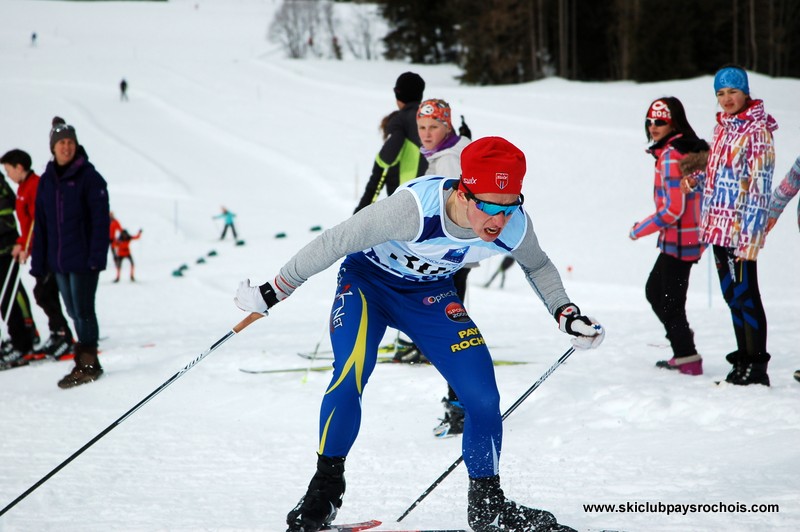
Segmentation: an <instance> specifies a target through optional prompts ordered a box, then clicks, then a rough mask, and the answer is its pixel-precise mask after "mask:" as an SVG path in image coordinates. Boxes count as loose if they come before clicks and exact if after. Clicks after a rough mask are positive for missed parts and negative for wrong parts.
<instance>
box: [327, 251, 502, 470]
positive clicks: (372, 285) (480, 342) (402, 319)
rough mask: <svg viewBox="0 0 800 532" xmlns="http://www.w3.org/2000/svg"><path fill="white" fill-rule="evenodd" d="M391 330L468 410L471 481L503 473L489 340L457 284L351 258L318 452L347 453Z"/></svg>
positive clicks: (335, 319) (340, 286)
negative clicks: (421, 355)
mask: <svg viewBox="0 0 800 532" xmlns="http://www.w3.org/2000/svg"><path fill="white" fill-rule="evenodd" d="M387 327H393V328H396V329H398V330H400V331H402V332H404V333H405V334H407V335H408V336H409V338H411V340H412V341H413V342H414V343H415V344H416V345H417V347H418V348H419V349H420V350H421V351H422V353H424V354H425V356H426V357H427V358H428V360H430V362H431V364H433V366H434V367H436V369H437V370H438V371H439V373H441V374H442V376H443V377H444V378H445V379H446V380H447V382H448V383H449V384H450V386H452V388H453V389H454V390H455V392H456V393H457V394H458V398H459V401H460V402H461V403H462V405H463V406H464V410H465V420H464V434H463V439H462V448H463V456H464V463H465V464H466V466H467V471H468V473H469V476H470V477H472V478H483V477H489V476H493V475H496V474H498V462H499V457H500V449H501V445H502V435H503V427H502V418H501V414H500V395H499V392H498V390H497V383H496V381H495V375H494V366H493V365H492V359H491V356H490V354H489V350H488V349H487V347H486V343H485V342H484V339H483V336H482V335H481V333H480V331H479V330H478V327H477V326H476V325H475V323H474V322H473V321H472V319H471V318H470V317H469V315H468V314H467V312H466V310H465V309H464V305H463V303H462V301H461V300H460V299H459V298H458V296H457V294H456V290H455V286H454V285H453V279H452V278H448V279H444V280H441V281H431V282H414V281H408V280H405V279H401V278H399V277H395V276H393V275H391V274H389V273H387V272H384V271H382V270H380V269H379V268H378V267H376V266H373V265H370V264H369V263H366V262H365V261H358V260H353V259H352V258H348V259H346V260H345V262H344V263H343V264H342V266H341V268H340V270H339V280H338V283H337V290H336V296H335V298H334V302H333V307H332V309H331V315H330V331H331V333H330V334H331V343H332V345H333V352H334V363H333V376H332V377H331V382H330V385H329V386H328V388H327V390H326V391H325V395H324V397H323V400H322V406H321V410H320V421H319V451H318V452H319V454H321V455H324V456H331V457H333V456H347V454H348V452H349V451H350V448H351V447H352V445H353V443H354V442H355V440H356V437H357V436H358V431H359V428H360V425H361V399H362V395H363V393H364V388H365V387H366V385H367V381H368V380H369V377H370V375H371V374H372V371H373V370H374V369H375V364H376V362H377V354H378V347H379V344H380V342H381V340H382V339H383V336H384V334H385V332H386V328H387Z"/></svg>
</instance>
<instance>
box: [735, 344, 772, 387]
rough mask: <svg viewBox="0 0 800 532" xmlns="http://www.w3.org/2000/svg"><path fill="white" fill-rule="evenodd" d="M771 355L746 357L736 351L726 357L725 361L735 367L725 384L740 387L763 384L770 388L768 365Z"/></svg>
mask: <svg viewBox="0 0 800 532" xmlns="http://www.w3.org/2000/svg"><path fill="white" fill-rule="evenodd" d="M770 358H771V357H770V355H769V354H768V353H764V354H759V355H755V356H750V357H748V356H746V355H745V354H743V353H742V352H741V351H734V352H733V353H728V354H727V355H726V356H725V360H727V361H728V362H730V363H731V364H732V365H733V369H731V371H730V373H728V376H727V377H725V382H729V383H731V384H736V385H738V386H748V385H750V384H763V385H764V386H769V375H767V363H768V362H769V359H770Z"/></svg>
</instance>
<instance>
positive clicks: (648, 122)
mask: <svg viewBox="0 0 800 532" xmlns="http://www.w3.org/2000/svg"><path fill="white" fill-rule="evenodd" d="M644 127H645V134H646V135H647V139H648V140H650V141H652V142H653V145H652V146H650V148H648V150H647V151H648V153H650V154H651V155H652V156H653V157H655V159H656V163H655V183H654V186H653V196H654V197H653V201H654V203H655V207H656V210H655V212H654V213H653V214H651V215H650V216H648V217H647V218H645V219H644V220H642V221H640V222H637V223H636V224H634V226H633V228H632V229H631V231H630V234H629V236H630V238H631V240H636V239H638V238H641V237H643V236H646V235H651V234H653V233H658V248H659V249H660V250H661V253H659V255H658V258H657V259H656V263H655V265H654V266H653V270H652V271H651V272H650V276H649V277H648V279H647V284H646V285H645V295H646V296H647V301H649V302H650V305H651V306H652V308H653V312H655V314H656V316H657V317H658V319H659V321H661V323H662V324H663V325H664V329H665V330H666V332H667V339H668V340H669V343H670V345H671V346H672V355H673V356H672V358H671V359H670V360H660V361H658V362H657V363H656V366H658V367H661V368H666V369H674V370H678V371H680V372H681V373H683V374H685V375H702V374H703V359H702V358H701V357H700V355H699V354H697V349H696V348H695V345H694V333H693V332H692V329H691V328H690V327H689V322H688V320H687V319H686V292H687V291H688V289H689V274H690V273H691V270H692V266H693V265H695V264H697V261H698V260H700V256H701V255H702V253H703V251H704V249H705V246H704V245H703V244H702V243H701V242H700V227H699V220H700V193H699V192H694V191H691V192H689V193H687V194H684V193H683V191H681V186H680V183H681V178H682V177H683V174H684V173H687V174H697V173H700V172H702V171H703V170H704V169H705V161H706V158H707V156H708V144H706V142H705V141H704V140H701V139H698V138H697V135H696V134H695V132H694V129H692V126H690V125H689V122H688V120H687V119H686V111H685V110H684V108H683V104H682V103H681V101H680V100H678V99H677V98H675V97H667V98H659V99H657V100H655V101H654V102H653V103H651V104H650V107H649V108H648V111H647V118H645V124H644Z"/></svg>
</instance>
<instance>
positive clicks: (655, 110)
mask: <svg viewBox="0 0 800 532" xmlns="http://www.w3.org/2000/svg"><path fill="white" fill-rule="evenodd" d="M647 118H654V119H656V120H664V121H665V122H669V123H670V124H671V123H672V113H671V112H670V110H669V107H667V102H665V101H664V100H656V101H654V102H653V103H652V105H650V108H649V109H648V110H647Z"/></svg>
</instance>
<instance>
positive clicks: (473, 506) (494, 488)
mask: <svg viewBox="0 0 800 532" xmlns="http://www.w3.org/2000/svg"><path fill="white" fill-rule="evenodd" d="M467 520H468V522H469V526H470V528H472V530H474V531H475V532H555V531H559V532H569V531H572V530H573V529H572V528H569V527H567V526H564V525H559V524H558V523H557V522H556V518H555V517H554V516H553V514H551V513H550V512H547V511H545V510H536V509H534V508H528V507H527V506H520V505H519V504H517V503H515V502H513V501H510V500H508V499H506V497H505V495H504V494H503V490H502V489H501V488H500V476H499V475H495V476H493V477H488V478H470V479H469V508H468V510H467Z"/></svg>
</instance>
